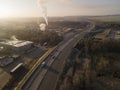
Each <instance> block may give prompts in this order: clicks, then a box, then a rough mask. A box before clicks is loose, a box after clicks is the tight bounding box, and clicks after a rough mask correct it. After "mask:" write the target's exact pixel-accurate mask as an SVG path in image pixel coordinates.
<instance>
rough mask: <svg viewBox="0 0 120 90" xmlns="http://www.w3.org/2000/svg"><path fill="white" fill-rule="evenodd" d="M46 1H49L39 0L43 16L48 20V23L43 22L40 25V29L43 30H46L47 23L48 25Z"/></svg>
mask: <svg viewBox="0 0 120 90" xmlns="http://www.w3.org/2000/svg"><path fill="white" fill-rule="evenodd" d="M46 3H47V1H46V0H39V6H40V9H41V12H42V16H43V18H44V20H45V22H46V24H44V23H42V24H41V25H40V29H41V30H42V31H45V30H46V25H48V20H47V8H46Z"/></svg>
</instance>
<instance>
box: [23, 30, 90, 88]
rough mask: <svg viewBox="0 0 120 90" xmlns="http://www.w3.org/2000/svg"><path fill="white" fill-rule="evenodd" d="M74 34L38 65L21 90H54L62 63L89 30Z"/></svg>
mask: <svg viewBox="0 0 120 90" xmlns="http://www.w3.org/2000/svg"><path fill="white" fill-rule="evenodd" d="M91 29H92V28H90V29H89V30H85V31H83V32H80V33H77V34H76V33H74V34H73V35H71V36H70V37H69V38H67V39H65V40H63V41H62V42H61V43H60V44H59V45H58V46H57V47H56V48H55V49H54V51H53V52H52V53H51V54H50V55H49V56H48V57H47V58H46V59H45V60H44V63H45V65H44V66H43V65H40V66H39V67H38V68H37V70H36V71H35V72H34V73H33V74H32V76H31V77H30V78H29V80H27V82H26V83H25V84H24V86H23V87H22V90H54V88H55V85H56V82H57V79H58V77H59V74H60V72H61V71H62V68H63V67H64V62H65V60H66V59H67V58H68V56H69V54H70V52H71V49H72V48H73V47H74V46H75V45H76V44H77V43H78V42H79V40H80V39H83V38H84V36H85V35H86V34H87V33H88V32H89V31H90V30H91Z"/></svg>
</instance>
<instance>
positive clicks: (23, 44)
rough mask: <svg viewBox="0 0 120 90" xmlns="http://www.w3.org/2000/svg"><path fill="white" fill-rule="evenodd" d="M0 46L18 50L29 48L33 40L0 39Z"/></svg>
mask: <svg viewBox="0 0 120 90" xmlns="http://www.w3.org/2000/svg"><path fill="white" fill-rule="evenodd" d="M0 46H2V47H4V48H5V49H8V50H13V51H16V52H20V51H26V50H28V49H30V48H31V47H32V46H33V42H31V41H23V40H3V41H0Z"/></svg>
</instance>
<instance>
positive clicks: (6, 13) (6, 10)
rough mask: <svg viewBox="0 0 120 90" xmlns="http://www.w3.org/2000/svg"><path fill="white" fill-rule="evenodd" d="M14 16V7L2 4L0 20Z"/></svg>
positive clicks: (0, 5)
mask: <svg viewBox="0 0 120 90" xmlns="http://www.w3.org/2000/svg"><path fill="white" fill-rule="evenodd" d="M12 16H13V9H12V7H10V6H8V5H5V4H3V3H2V4H0V18H6V17H12Z"/></svg>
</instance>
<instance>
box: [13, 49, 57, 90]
mask: <svg viewBox="0 0 120 90" xmlns="http://www.w3.org/2000/svg"><path fill="white" fill-rule="evenodd" d="M55 48H56V47H54V48H50V49H49V50H48V51H47V52H46V53H45V54H44V55H43V56H42V57H41V58H40V59H39V60H38V61H37V62H36V63H35V64H34V66H33V67H32V68H31V69H30V71H29V72H28V73H27V74H26V75H25V76H24V77H23V79H22V80H21V81H20V82H19V83H18V85H17V87H15V88H14V90H22V87H23V85H24V84H25V83H26V82H27V80H28V79H29V78H30V77H31V75H32V74H33V73H34V71H35V70H36V69H37V68H38V66H39V65H40V64H41V63H42V62H43V61H44V60H45V59H46V58H47V57H48V56H49V54H50V53H51V52H52V51H53V50H54V49H55Z"/></svg>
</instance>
